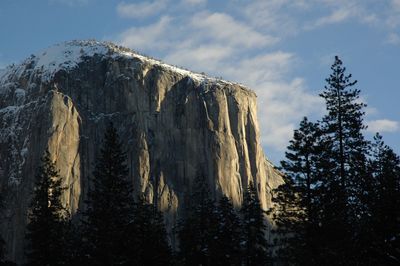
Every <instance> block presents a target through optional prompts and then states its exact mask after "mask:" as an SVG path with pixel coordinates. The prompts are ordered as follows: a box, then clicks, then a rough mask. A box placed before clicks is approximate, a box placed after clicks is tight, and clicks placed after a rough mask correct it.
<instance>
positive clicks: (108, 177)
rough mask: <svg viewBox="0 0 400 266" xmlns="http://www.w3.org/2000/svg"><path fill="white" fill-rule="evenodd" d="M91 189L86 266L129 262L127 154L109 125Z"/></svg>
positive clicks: (86, 218) (130, 201) (130, 202)
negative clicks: (127, 244)
mask: <svg viewBox="0 0 400 266" xmlns="http://www.w3.org/2000/svg"><path fill="white" fill-rule="evenodd" d="M93 177H94V178H93V188H92V190H91V191H90V192H89V194H88V198H89V200H88V202H87V204H88V208H87V210H86V211H85V213H84V216H83V217H84V219H83V223H84V231H83V239H84V246H85V253H86V254H84V257H85V258H86V259H87V261H84V262H83V263H85V264H88V265H117V264H123V263H124V262H126V261H127V260H128V256H131V255H133V254H129V255H128V254H127V249H128V247H126V244H125V243H128V242H129V239H127V238H129V237H133V236H130V235H129V234H127V232H128V225H129V223H130V222H131V220H132V206H133V202H134V201H133V196H132V193H131V190H132V189H131V188H132V184H131V182H129V181H128V168H127V165H126V155H125V153H124V152H123V150H122V144H121V142H120V140H119V136H118V134H117V131H116V129H115V128H114V126H113V125H112V124H110V125H109V126H108V128H107V130H106V132H105V135H104V142H103V146H102V148H101V150H100V155H99V157H98V158H97V161H96V165H95V169H94V171H93Z"/></svg>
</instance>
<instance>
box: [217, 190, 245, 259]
mask: <svg viewBox="0 0 400 266" xmlns="http://www.w3.org/2000/svg"><path fill="white" fill-rule="evenodd" d="M216 221H217V224H216V228H215V229H216V232H215V233H214V241H212V242H211V246H210V253H211V254H210V256H211V261H212V262H213V264H212V265H216V266H217V265H221V266H223V265H233V266H234V265H237V266H240V265H241V254H240V244H241V238H240V236H241V235H240V228H241V223H240V218H239V216H238V214H237V212H236V210H235V209H234V207H233V204H232V202H231V201H230V200H229V198H228V197H226V196H222V197H221V199H220V200H219V202H218V206H217V209H216Z"/></svg>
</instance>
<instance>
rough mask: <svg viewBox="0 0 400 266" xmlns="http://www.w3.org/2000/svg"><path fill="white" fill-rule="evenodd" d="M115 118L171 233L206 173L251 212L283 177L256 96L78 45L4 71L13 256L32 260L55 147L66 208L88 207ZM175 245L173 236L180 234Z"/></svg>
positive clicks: (0, 101) (117, 51) (4, 171)
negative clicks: (32, 231) (30, 223)
mask: <svg viewBox="0 0 400 266" xmlns="http://www.w3.org/2000/svg"><path fill="white" fill-rule="evenodd" d="M110 121H112V122H113V124H114V126H115V127H116V128H117V130H118V132H119V134H120V136H121V138H122V141H123V143H124V147H125V148H126V152H127V155H128V166H129V169H130V170H129V176H130V178H131V179H132V185H133V188H134V191H135V193H140V192H143V193H145V195H146V197H147V199H148V200H149V201H150V202H154V203H155V204H157V205H158V207H159V208H160V210H162V211H163V212H164V214H165V221H166V224H167V228H168V230H171V228H172V226H173V225H174V223H175V222H176V219H177V217H179V215H180V211H181V209H182V206H184V205H185V203H186V202H187V201H188V200H189V194H190V191H191V184H192V182H193V180H194V178H195V177H196V176H199V175H202V176H204V177H206V178H207V180H208V181H209V184H210V186H211V191H212V193H213V196H214V197H216V198H218V197H219V196H220V195H221V194H224V195H227V196H228V197H230V198H231V199H232V201H233V203H234V204H235V206H238V207H239V206H240V205H241V202H242V195H243V192H244V190H245V188H246V186H247V184H248V183H249V182H250V181H253V182H254V183H255V184H256V186H257V190H258V193H259V196H260V199H261V202H262V206H263V208H265V209H267V208H269V206H270V205H271V194H270V192H271V189H272V188H275V187H276V186H277V185H279V184H280V183H281V182H282V179H281V177H280V175H279V173H277V172H276V171H275V170H274V168H273V166H272V165H271V163H270V162H268V161H267V160H266V158H265V156H264V153H263V151H262V148H261V145H260V142H259V129H258V124H257V115H256V95H255V94H254V93H253V92H252V91H250V90H249V89H247V88H245V87H243V86H241V85H238V84H234V83H230V82H227V81H223V80H218V79H213V78H208V77H206V76H204V75H200V74H195V73H192V72H189V71H186V70H182V69H179V68H176V67H173V66H169V65H166V64H163V63H161V62H159V61H156V60H153V59H149V58H147V57H144V56H141V55H138V54H136V53H134V52H133V51H131V50H128V49H125V48H122V47H118V46H115V45H113V44H111V43H99V42H94V41H72V42H67V43H63V44H59V45H55V46H53V47H51V48H49V49H47V50H46V51H45V52H43V53H40V54H38V55H36V56H31V57H30V58H28V59H26V60H25V61H24V62H23V63H22V64H20V65H16V66H10V67H8V68H7V69H6V70H5V71H4V72H3V73H1V74H0V189H1V193H2V195H3V197H4V198H5V210H4V220H3V223H2V225H1V233H2V235H3V237H4V238H5V240H6V242H7V248H8V252H9V256H10V258H11V259H13V260H16V261H17V262H20V261H21V258H22V257H23V245H24V230H25V225H26V223H27V211H28V206H29V202H30V199H31V195H32V191H33V185H34V173H35V169H36V167H37V165H38V163H39V159H40V156H41V155H42V154H43V151H44V149H46V148H48V149H49V151H50V153H51V154H52V156H53V159H54V160H55V161H56V164H57V167H58V168H59V169H60V176H61V177H62V179H63V184H64V185H65V186H67V187H68V190H67V191H66V192H65V194H64V195H63V202H64V203H65V205H66V206H68V207H69V208H70V210H71V213H72V214H75V213H76V212H77V210H78V209H80V208H85V206H84V200H85V198H86V195H87V192H88V190H89V189H90V185H91V184H90V182H89V177H90V176H91V172H92V168H93V164H94V161H95V158H96V154H97V153H98V148H99V146H100V145H101V141H102V138H103V134H104V130H105V127H106V125H107V124H108V123H109V122H110ZM171 241H172V244H174V237H173V234H171Z"/></svg>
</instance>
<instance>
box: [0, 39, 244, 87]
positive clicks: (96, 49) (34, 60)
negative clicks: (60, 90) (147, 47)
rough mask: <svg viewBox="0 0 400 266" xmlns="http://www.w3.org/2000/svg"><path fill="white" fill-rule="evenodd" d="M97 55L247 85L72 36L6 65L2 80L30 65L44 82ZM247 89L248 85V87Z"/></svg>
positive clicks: (0, 75)
mask: <svg viewBox="0 0 400 266" xmlns="http://www.w3.org/2000/svg"><path fill="white" fill-rule="evenodd" d="M94 55H100V56H103V57H111V58H116V57H121V56H123V57H128V58H136V59H139V60H141V61H142V62H146V63H149V64H151V65H157V66H160V67H161V68H163V69H165V70H167V71H172V72H176V73H179V74H180V75H182V76H188V77H190V78H191V79H192V80H193V81H196V82H200V83H224V84H229V85H232V84H236V85H240V86H241V87H243V88H246V87H245V86H243V85H241V84H238V83H235V82H229V81H226V80H222V79H218V78H211V77H208V76H206V75H205V74H200V73H195V72H192V71H189V70H186V69H182V68H179V67H176V66H173V65H169V64H166V63H163V62H162V61H160V60H156V59H153V58H150V57H147V56H144V55H141V54H139V53H138V52H135V51H133V50H131V49H129V48H125V47H122V46H118V45H116V44H114V43H111V42H99V41H95V40H73V41H67V42H63V43H59V44H56V45H53V46H50V47H49V48H47V49H46V50H44V51H42V52H40V53H38V54H36V55H32V56H31V57H29V58H27V59H26V60H24V61H23V62H22V63H21V64H19V65H11V66H9V67H7V68H6V69H5V70H4V71H1V70H0V84H1V83H3V84H4V83H5V82H7V80H9V79H10V77H14V78H17V79H18V78H19V77H20V76H21V75H22V73H23V72H24V70H25V69H26V68H27V66H28V65H29V66H30V67H33V69H32V71H33V72H35V73H39V74H40V75H41V79H42V81H43V82H48V81H50V80H51V79H52V78H53V77H54V75H55V73H57V72H58V71H60V70H70V69H73V68H75V67H77V66H78V64H79V63H81V62H82V61H83V60H84V58H85V57H91V56H94ZM246 89H247V88H246Z"/></svg>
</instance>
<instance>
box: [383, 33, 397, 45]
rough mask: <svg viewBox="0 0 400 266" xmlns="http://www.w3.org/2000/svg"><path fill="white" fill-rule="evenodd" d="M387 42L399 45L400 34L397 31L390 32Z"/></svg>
mask: <svg viewBox="0 0 400 266" xmlns="http://www.w3.org/2000/svg"><path fill="white" fill-rule="evenodd" d="M386 43H389V44H394V45H399V44H400V36H399V35H398V34H396V33H390V34H389V36H388V37H387V40H386Z"/></svg>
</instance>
